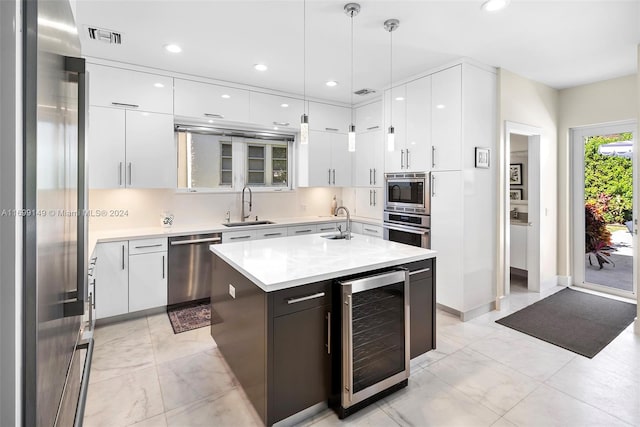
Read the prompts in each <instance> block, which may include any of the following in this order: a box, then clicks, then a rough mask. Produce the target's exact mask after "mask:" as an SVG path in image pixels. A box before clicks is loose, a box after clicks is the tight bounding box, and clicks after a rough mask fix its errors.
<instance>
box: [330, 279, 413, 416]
mask: <svg viewBox="0 0 640 427" xmlns="http://www.w3.org/2000/svg"><path fill="white" fill-rule="evenodd" d="M338 285H339V286H340V291H341V292H340V293H339V295H340V296H341V302H340V305H341V307H342V309H341V335H342V336H341V343H340V344H341V345H340V347H341V352H340V357H341V363H339V364H337V365H338V366H339V367H340V368H339V369H340V373H339V375H336V376H334V378H335V379H336V380H337V379H338V377H339V378H340V381H339V382H340V390H339V392H338V393H336V395H335V396H334V404H336V406H338V407H337V408H336V410H337V412H338V415H339V417H340V418H344V417H346V416H348V415H349V414H351V413H352V412H355V411H357V410H358V409H360V408H362V407H364V406H366V405H368V404H369V403H371V402H373V401H374V400H377V399H379V398H381V397H383V396H386V395H387V394H389V393H390V392H393V391H395V390H396V389H398V388H401V387H404V386H406V384H407V378H409V274H408V272H407V271H405V270H394V271H390V272H386V273H381V274H376V275H372V276H367V277H363V278H357V279H354V280H349V281H344V282H339V283H338ZM336 294H338V293H336ZM336 382H338V381H336ZM335 391H336V392H337V391H338V390H335ZM338 400H339V402H338ZM338 403H339V404H338Z"/></svg>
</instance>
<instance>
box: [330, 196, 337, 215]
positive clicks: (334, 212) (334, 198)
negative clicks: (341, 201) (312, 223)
mask: <svg viewBox="0 0 640 427" xmlns="http://www.w3.org/2000/svg"><path fill="white" fill-rule="evenodd" d="M336 209H338V201H337V200H336V196H335V195H334V196H333V200H332V201H331V215H333V216H336Z"/></svg>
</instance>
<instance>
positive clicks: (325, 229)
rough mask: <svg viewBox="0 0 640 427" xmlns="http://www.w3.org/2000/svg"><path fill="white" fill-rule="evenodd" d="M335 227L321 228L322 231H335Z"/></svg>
mask: <svg viewBox="0 0 640 427" xmlns="http://www.w3.org/2000/svg"><path fill="white" fill-rule="evenodd" d="M335 229H336V228H335V227H327V228H320V231H333V230H335Z"/></svg>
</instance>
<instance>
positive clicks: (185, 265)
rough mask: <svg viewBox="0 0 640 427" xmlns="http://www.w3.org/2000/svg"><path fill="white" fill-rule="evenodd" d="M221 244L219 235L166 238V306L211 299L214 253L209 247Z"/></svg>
mask: <svg viewBox="0 0 640 427" xmlns="http://www.w3.org/2000/svg"><path fill="white" fill-rule="evenodd" d="M220 243H222V233H209V234H193V235H190V236H180V237H170V238H169V271H168V279H169V283H168V296H167V304H168V305H175V304H183V303H187V302H191V301H197V300H201V299H205V298H209V297H210V296H211V295H210V294H211V279H212V275H213V253H211V251H210V250H209V245H216V244H220Z"/></svg>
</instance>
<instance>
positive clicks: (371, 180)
mask: <svg viewBox="0 0 640 427" xmlns="http://www.w3.org/2000/svg"><path fill="white" fill-rule="evenodd" d="M372 173H373V169H369V185H371V183H372V182H373V179H371V175H372Z"/></svg>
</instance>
